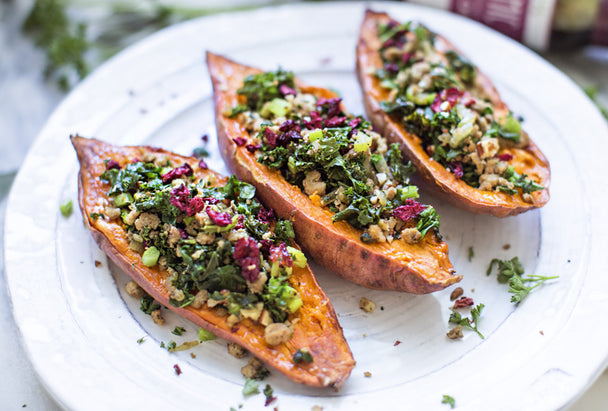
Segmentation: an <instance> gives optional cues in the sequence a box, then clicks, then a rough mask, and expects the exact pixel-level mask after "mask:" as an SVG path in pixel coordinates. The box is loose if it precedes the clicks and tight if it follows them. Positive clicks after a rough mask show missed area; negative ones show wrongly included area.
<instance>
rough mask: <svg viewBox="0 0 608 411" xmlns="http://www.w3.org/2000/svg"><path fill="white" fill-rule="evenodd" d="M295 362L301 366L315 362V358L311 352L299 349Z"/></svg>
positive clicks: (295, 355) (294, 357)
mask: <svg viewBox="0 0 608 411" xmlns="http://www.w3.org/2000/svg"><path fill="white" fill-rule="evenodd" d="M293 362H294V363H295V364H299V363H301V362H306V363H309V364H310V363H311V362H313V358H312V355H311V354H310V352H308V350H307V349H299V348H298V350H297V351H296V353H295V354H294V355H293Z"/></svg>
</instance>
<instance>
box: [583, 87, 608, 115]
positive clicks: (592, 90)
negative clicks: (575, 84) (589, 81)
mask: <svg viewBox="0 0 608 411" xmlns="http://www.w3.org/2000/svg"><path fill="white" fill-rule="evenodd" d="M583 91H584V92H585V94H587V96H588V97H589V98H590V99H591V101H593V102H594V103H595V105H596V106H597V108H598V109H599V110H600V112H601V113H602V115H603V116H604V118H605V119H606V120H608V107H606V106H604V105H603V104H602V103H600V102H599V101H598V99H597V93H598V92H599V88H598V87H597V86H587V87H585V88H583Z"/></svg>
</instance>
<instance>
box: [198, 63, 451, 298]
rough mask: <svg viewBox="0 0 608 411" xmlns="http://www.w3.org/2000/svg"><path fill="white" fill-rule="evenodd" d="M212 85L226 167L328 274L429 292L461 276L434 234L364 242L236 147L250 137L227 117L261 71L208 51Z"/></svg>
mask: <svg viewBox="0 0 608 411" xmlns="http://www.w3.org/2000/svg"><path fill="white" fill-rule="evenodd" d="M207 65H208V67H209V73H210V75H211V80H212V83H213V94H214V99H215V113H216V128H217V133H218V141H219V146H220V149H221V152H222V155H223V157H224V160H225V161H226V163H227V164H228V165H229V166H230V168H231V169H232V170H233V172H234V173H235V174H236V175H237V176H238V177H239V178H240V179H242V180H244V181H247V182H249V183H251V184H253V185H254V186H255V187H256V189H257V193H258V197H259V198H260V199H261V201H262V202H263V203H264V204H266V205H267V206H268V207H272V208H274V209H275V211H276V213H277V214H278V215H279V216H281V217H283V218H289V219H291V221H292V223H293V226H294V230H295V232H296V239H297V240H298V243H299V244H300V245H301V246H302V248H304V249H305V250H306V251H307V252H308V253H309V255H310V256H312V257H313V258H314V259H315V260H316V261H318V262H319V263H320V264H322V265H323V266H325V267H327V268H328V269H329V270H331V271H333V272H335V273H337V274H338V275H340V276H341V277H343V278H345V279H346V280H348V281H351V282H354V283H356V284H359V285H362V286H365V287H368V288H373V289H383V290H395V291H405V292H409V293H414V294H425V293H430V292H433V291H437V290H441V289H443V288H445V287H447V286H449V285H451V284H454V283H456V282H458V281H460V279H461V278H462V277H461V276H459V275H455V274H454V270H453V267H452V264H451V263H450V260H449V258H448V246H447V244H446V243H445V242H443V241H440V240H438V239H437V238H436V236H435V235H433V234H427V235H426V236H425V237H424V238H423V239H422V241H421V242H420V243H418V244H413V245H409V244H406V243H405V242H402V241H393V242H392V243H391V244H388V243H373V244H364V243H362V242H361V240H360V235H361V232H360V231H359V230H356V229H355V228H353V227H351V226H350V225H349V224H348V223H347V222H344V221H340V222H336V223H334V222H332V215H333V213H331V211H329V210H327V209H325V208H322V207H319V206H316V205H315V204H314V203H313V202H312V201H311V199H310V198H309V197H308V196H307V195H306V194H304V193H303V192H302V191H301V190H300V189H299V188H298V187H296V186H293V185H291V184H290V183H288V182H287V181H286V180H285V179H284V178H283V177H282V176H281V174H280V172H279V171H274V170H270V169H269V168H267V167H266V166H265V165H262V164H260V163H258V161H257V160H256V155H255V154H254V153H251V152H249V151H247V149H246V147H245V146H238V145H237V144H235V142H234V140H233V139H234V138H244V139H248V138H249V135H248V133H247V131H246V130H245V128H244V127H243V126H242V125H241V124H240V123H239V122H238V120H237V119H236V118H230V117H228V116H226V115H225V113H226V112H228V111H230V109H231V108H232V107H234V106H235V105H237V104H238V103H239V102H241V101H240V99H239V97H240V96H239V95H238V94H237V90H238V89H239V88H240V87H241V86H242V84H243V80H244V79H245V77H247V76H248V75H250V74H256V73H260V72H261V70H259V69H257V68H253V67H248V66H244V65H241V64H238V63H236V62H234V61H231V60H229V59H227V58H225V57H222V56H218V55H215V54H213V53H209V52H208V53H207ZM296 84H297V86H298V87H299V88H301V89H302V91H303V92H305V93H311V94H314V95H315V96H317V97H318V98H320V97H322V98H331V97H336V94H335V93H333V92H331V91H330V90H327V89H323V88H317V87H311V86H307V85H305V84H302V83H301V82H300V81H298V79H297V78H296Z"/></svg>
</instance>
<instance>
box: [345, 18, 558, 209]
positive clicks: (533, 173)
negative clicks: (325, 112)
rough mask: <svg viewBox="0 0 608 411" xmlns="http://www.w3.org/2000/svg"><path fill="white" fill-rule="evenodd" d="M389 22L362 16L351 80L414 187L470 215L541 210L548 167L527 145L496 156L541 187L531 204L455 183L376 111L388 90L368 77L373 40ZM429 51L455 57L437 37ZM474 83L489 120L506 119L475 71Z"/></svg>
mask: <svg viewBox="0 0 608 411" xmlns="http://www.w3.org/2000/svg"><path fill="white" fill-rule="evenodd" d="M389 21H394V20H393V19H392V18H391V17H389V16H388V15H387V14H386V13H377V12H374V11H370V10H367V11H366V13H365V18H364V20H363V23H362V25H361V31H360V34H359V42H358V45H357V77H358V79H359V84H360V85H361V89H362V91H363V102H364V105H365V111H366V113H367V116H368V117H369V119H370V121H371V122H372V124H373V126H374V127H375V128H376V129H377V131H378V132H380V133H381V134H383V135H384V136H385V137H386V138H387V139H388V140H389V141H390V142H396V143H399V144H400V145H401V148H402V151H403V153H404V155H405V156H406V158H408V159H410V161H411V162H412V163H413V164H414V165H415V166H416V170H417V174H418V177H419V179H420V183H421V184H422V185H424V187H425V188H426V189H428V190H429V191H431V192H432V193H433V194H435V195H436V196H437V197H439V198H442V199H444V200H446V201H448V202H450V203H451V204H453V205H455V206H457V207H459V208H462V209H464V210H467V211H469V212H472V213H475V214H491V215H494V216H497V217H506V216H509V215H516V214H519V213H522V212H524V211H528V210H531V209H534V208H538V207H542V206H543V205H545V204H546V203H547V201H549V189H548V188H547V187H548V186H549V182H550V169H549V162H548V161H547V159H546V158H545V156H544V155H543V153H542V152H541V151H540V149H539V148H538V147H537V146H536V145H535V144H534V143H533V142H532V141H531V140H530V143H529V145H528V146H527V147H524V148H515V147H511V148H509V147H504V148H501V150H500V151H499V154H507V153H508V154H511V155H512V156H513V159H512V160H510V161H509V164H510V165H512V166H513V167H514V169H515V171H516V172H518V173H519V174H524V173H525V174H527V175H528V176H529V178H532V179H533V180H535V181H536V182H537V183H539V184H540V185H542V186H543V187H545V189H543V190H539V191H535V192H533V193H531V195H532V198H533V202H532V203H527V202H525V201H523V200H522V198H521V197H520V196H519V195H509V194H506V193H503V192H494V191H482V190H478V189H476V188H474V187H471V186H469V185H468V184H466V183H465V182H464V181H462V180H460V179H457V178H456V177H455V176H454V174H453V173H451V172H449V171H448V170H447V169H446V168H445V167H443V166H442V165H441V164H440V163H439V162H436V161H433V160H432V159H431V158H430V157H429V155H428V154H427V153H426V151H425V150H424V149H423V147H422V145H421V139H420V137H419V136H417V135H415V134H411V133H409V132H408V131H406V130H405V129H404V128H403V127H402V126H401V123H400V122H399V121H398V120H395V119H393V118H392V117H390V116H389V115H387V114H386V113H385V112H384V111H383V110H382V109H381V108H380V104H379V103H380V102H381V101H384V100H387V99H388V95H389V90H387V89H385V88H382V87H380V80H379V79H378V78H376V77H375V76H374V74H373V73H374V71H375V70H376V69H378V68H380V67H382V59H381V57H380V53H379V50H380V47H381V42H380V40H379V38H378V35H377V25H378V23H382V24H386V23H388V22H389ZM435 46H436V48H437V50H438V51H439V52H445V51H448V50H455V51H456V52H458V49H457V48H456V47H454V46H453V45H452V44H451V43H450V42H449V41H448V40H446V39H445V38H444V37H442V36H440V35H437V38H436V42H435ZM475 81H476V83H477V84H476V86H477V87H478V88H479V89H481V90H483V91H484V92H485V94H486V95H487V96H488V98H489V99H490V101H491V102H492V103H493V104H494V116H495V118H497V119H498V118H502V117H504V116H506V115H507V114H508V113H509V108H508V107H507V105H506V104H505V103H504V102H503V101H502V100H501V98H500V95H499V94H498V92H497V91H496V88H495V87H494V86H493V84H492V82H491V81H490V79H489V78H488V77H487V76H486V75H484V74H483V73H482V72H480V71H479V69H477V76H476V80H475Z"/></svg>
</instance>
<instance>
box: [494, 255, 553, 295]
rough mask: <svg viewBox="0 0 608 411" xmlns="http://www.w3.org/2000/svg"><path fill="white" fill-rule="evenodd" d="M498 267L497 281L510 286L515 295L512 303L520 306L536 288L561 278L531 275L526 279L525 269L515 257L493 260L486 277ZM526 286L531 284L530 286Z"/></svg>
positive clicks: (510, 290)
mask: <svg viewBox="0 0 608 411" xmlns="http://www.w3.org/2000/svg"><path fill="white" fill-rule="evenodd" d="M495 264H496V265H497V266H498V275H497V277H496V279H497V280H498V282H499V283H501V284H507V283H508V284H509V292H510V293H511V294H513V296H512V297H511V302H512V303H515V304H519V303H520V302H521V301H522V300H523V299H524V298H526V297H527V296H528V294H530V292H531V291H532V290H533V289H535V288H536V287H538V286H540V285H542V284H544V283H545V282H546V281H548V280H554V279H556V278H559V276H557V275H556V276H550V277H549V276H543V275H536V274H530V275H527V276H526V277H524V276H523V275H524V267H523V265H522V264H521V262H520V261H519V257H513V258H512V259H510V260H500V259H498V258H494V259H492V261H491V262H490V266H489V267H488V270H487V271H486V275H490V274H491V273H492V268H493V267H494V265H495ZM526 284H531V285H530V286H528V285H526Z"/></svg>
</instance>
